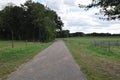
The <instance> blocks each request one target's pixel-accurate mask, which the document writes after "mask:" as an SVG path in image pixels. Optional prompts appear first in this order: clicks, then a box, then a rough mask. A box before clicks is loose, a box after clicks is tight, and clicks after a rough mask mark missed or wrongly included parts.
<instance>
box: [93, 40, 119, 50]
mask: <svg viewBox="0 0 120 80" xmlns="http://www.w3.org/2000/svg"><path fill="white" fill-rule="evenodd" d="M92 45H93V46H95V47H99V48H104V49H106V50H107V51H109V52H111V51H114V50H116V51H117V52H120V41H119V40H116V41H94V42H92Z"/></svg>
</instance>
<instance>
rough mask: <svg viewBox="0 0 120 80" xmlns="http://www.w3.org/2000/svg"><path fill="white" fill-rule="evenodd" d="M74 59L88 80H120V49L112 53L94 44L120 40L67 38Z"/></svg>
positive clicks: (117, 48)
mask: <svg viewBox="0 0 120 80" xmlns="http://www.w3.org/2000/svg"><path fill="white" fill-rule="evenodd" d="M64 40H65V42H66V45H67V46H68V48H69V50H70V52H71V53H72V55H73V57H74V59H75V60H76V62H77V63H78V64H79V66H80V68H81V70H82V71H83V73H84V74H85V76H86V77H87V79H88V80H120V51H119V52H116V51H115V50H120V47H113V48H114V49H112V51H110V52H109V51H108V50H106V49H104V48H100V47H95V46H93V45H91V44H92V42H93V41H94V40H95V41H100V40H105V41H107V40H108V41H109V40H110V41H114V40H120V38H67V39H64Z"/></svg>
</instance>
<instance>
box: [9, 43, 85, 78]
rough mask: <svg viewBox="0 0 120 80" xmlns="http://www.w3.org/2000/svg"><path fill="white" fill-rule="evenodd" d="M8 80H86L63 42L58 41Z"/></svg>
mask: <svg viewBox="0 0 120 80" xmlns="http://www.w3.org/2000/svg"><path fill="white" fill-rule="evenodd" d="M8 80H85V79H84V77H83V74H82V72H81V71H80V69H79V66H78V65H77V64H76V62H75V61H74V59H73V57H72V56H71V54H70V52H69V51H68V49H67V47H66V46H65V44H64V42H63V41H56V42H55V43H53V44H52V45H51V46H50V47H48V48H47V49H45V50H44V51H42V52H41V53H39V54H38V55H37V56H35V57H34V58H33V60H31V61H29V62H28V63H26V64H24V65H22V66H21V67H20V68H19V69H18V70H17V71H16V72H13V73H12V74H11V75H10V76H9V78H8Z"/></svg>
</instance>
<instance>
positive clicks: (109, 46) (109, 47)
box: [108, 41, 111, 52]
mask: <svg viewBox="0 0 120 80" xmlns="http://www.w3.org/2000/svg"><path fill="white" fill-rule="evenodd" d="M110 49H111V45H110V41H108V51H109V52H110V51H111V50H110Z"/></svg>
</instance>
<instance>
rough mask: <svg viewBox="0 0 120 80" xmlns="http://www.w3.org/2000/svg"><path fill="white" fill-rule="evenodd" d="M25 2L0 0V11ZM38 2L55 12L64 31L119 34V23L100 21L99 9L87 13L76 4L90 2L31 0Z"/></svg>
mask: <svg viewBox="0 0 120 80" xmlns="http://www.w3.org/2000/svg"><path fill="white" fill-rule="evenodd" d="M25 1H26V0H0V9H2V8H3V7H4V5H6V4H7V3H9V2H12V3H14V4H16V5H19V4H23V3H24V2H25ZM33 1H36V2H40V3H42V4H44V5H46V6H48V7H50V8H51V9H53V10H55V11H56V12H57V14H58V15H59V16H60V17H61V19H62V21H63V23H64V27H63V29H64V30H70V32H71V33H73V32H84V33H92V32H98V33H114V34H117V33H120V21H119V20H115V21H106V20H100V19H99V17H103V16H102V15H95V13H99V8H92V9H90V10H88V11H86V10H84V9H81V8H79V7H78V4H79V3H80V4H83V5H88V4H90V3H91V0H33Z"/></svg>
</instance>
